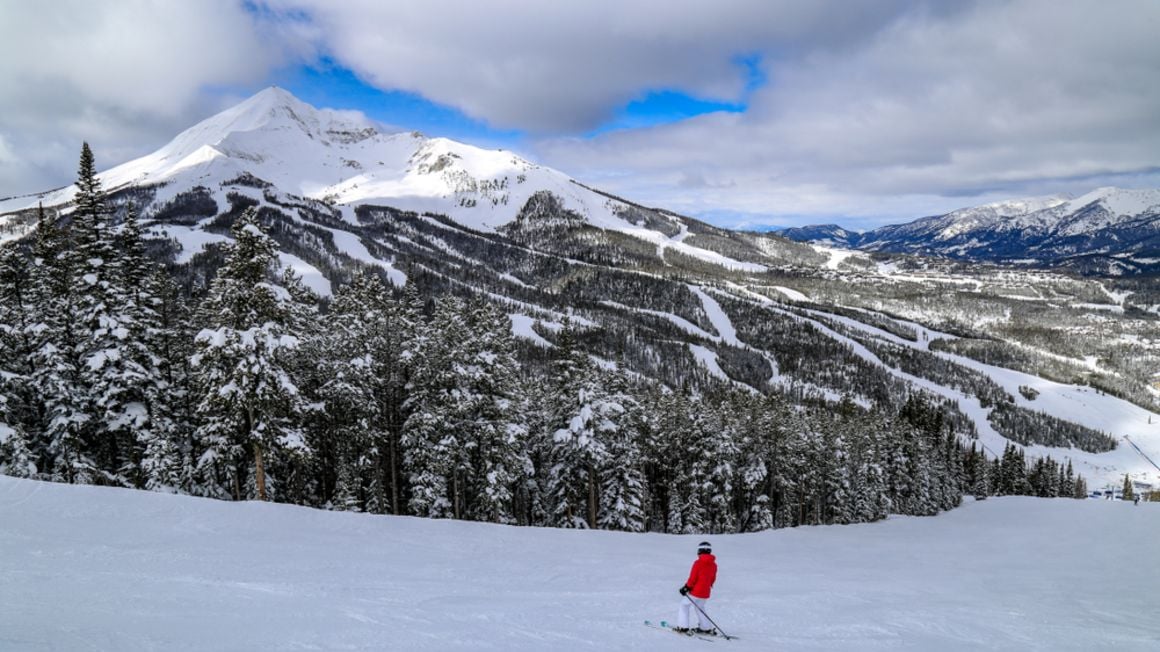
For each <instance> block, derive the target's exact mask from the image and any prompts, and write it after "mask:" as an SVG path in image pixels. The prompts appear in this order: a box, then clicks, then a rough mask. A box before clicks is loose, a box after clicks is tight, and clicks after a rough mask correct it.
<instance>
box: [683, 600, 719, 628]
mask: <svg viewBox="0 0 1160 652" xmlns="http://www.w3.org/2000/svg"><path fill="white" fill-rule="evenodd" d="M708 599H709V598H694V597H693V596H691V595H688V596H685V597H683V598H681V608H680V609H679V610H678V611H677V627H686V628H687V627H690V625H689V623H690V622H692V620H693V618H692V617H693V616H694V615H696V617H697V623H698V624H697V626H698V627H700V628H701V629H713V623H711V622H709V619H708V618H706V617H705V614H704V613H702V612H704V611H705V602H706V601H707V600H708ZM689 600H692V601H693V602H696V603H697V607H700V609H697V607H694V606H693V602H689Z"/></svg>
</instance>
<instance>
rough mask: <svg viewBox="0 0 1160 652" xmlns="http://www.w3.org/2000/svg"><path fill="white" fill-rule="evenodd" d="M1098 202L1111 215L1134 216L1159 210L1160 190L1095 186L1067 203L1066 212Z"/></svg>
mask: <svg viewBox="0 0 1160 652" xmlns="http://www.w3.org/2000/svg"><path fill="white" fill-rule="evenodd" d="M1097 203H1098V204H1100V205H1101V206H1102V207H1103V208H1105V209H1106V210H1107V211H1108V212H1109V213H1111V214H1112V215H1117V216H1134V215H1140V214H1142V213H1147V212H1160V190H1158V189H1155V188H1115V187H1111V186H1107V187H1103V188H1096V189H1095V190H1093V191H1091V192H1089V193H1087V194H1086V195H1083V196H1080V197H1076V198H1075V199H1073V200H1071V201H1070V202H1068V203H1067V206H1066V207H1065V210H1066V212H1069V213H1070V212H1075V211H1078V210H1080V209H1083V208H1085V207H1087V206H1090V205H1092V204H1097Z"/></svg>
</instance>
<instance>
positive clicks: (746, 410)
mask: <svg viewBox="0 0 1160 652" xmlns="http://www.w3.org/2000/svg"><path fill="white" fill-rule="evenodd" d="M746 399H747V400H745V401H744V403H743V404H742V405H740V406H737V408H736V409H735V410H734V411H733V413H734V414H735V415H737V417H738V424H737V427H738V444H737V445H738V468H737V491H738V508H739V513H738V519H739V523H738V528H737V531H738V532H757V531H760V530H766V529H769V528H771V527H773V510H772V508H771V505H770V497H769V494H770V484H771V483H770V480H771V479H770V473H769V460H770V458H771V456H772V447H771V443H772V439H773V436H772V435H773V433H772V432H769V430H768V427H769V426H770V425H771V424H770V423H769V422H767V419H770V421H772V419H771V417H772V416H773V414H770V413H767V412H766V409H765V407H766V399H763V398H760V397H752V398H750V397H746ZM774 414H775V413H774Z"/></svg>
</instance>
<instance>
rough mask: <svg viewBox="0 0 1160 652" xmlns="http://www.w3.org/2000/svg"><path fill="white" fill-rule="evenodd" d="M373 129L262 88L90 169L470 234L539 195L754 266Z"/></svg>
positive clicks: (515, 170)
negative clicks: (441, 218) (251, 192)
mask: <svg viewBox="0 0 1160 652" xmlns="http://www.w3.org/2000/svg"><path fill="white" fill-rule="evenodd" d="M380 129H381V127H380V126H378V125H376V124H375V123H373V122H371V121H369V120H367V119H366V118H365V117H363V116H362V114H359V113H356V112H346V111H335V110H330V109H317V108H315V107H313V106H311V105H309V104H306V103H305V102H302V101H301V100H299V99H298V98H296V97H294V96H293V95H292V94H290V93H289V92H287V91H285V90H283V89H280V88H277V87H270V88H267V89H265V90H263V91H261V92H259V93H257V94H256V95H254V96H253V97H251V98H249V99H247V100H246V101H244V102H242V103H241V104H238V105H237V106H234V107H232V108H230V109H227V110H225V111H223V112H221V113H219V114H217V115H215V116H212V117H210V118H207V119H206V120H203V121H202V122H200V123H198V124H196V125H194V126H193V127H190V128H189V129H187V130H185V131H184V132H182V133H181V134H179V135H178V136H177V137H176V138H174V139H173V140H172V141H170V142H169V143H168V144H166V145H165V146H163V147H161V148H160V149H158V150H157V151H156V152H154V153H152V154H149V155H148V156H144V157H142V158H139V159H136V160H133V161H129V162H128V163H124V164H122V165H119V166H117V167H115V168H113V169H111V170H108V171H106V172H103V173H101V174H100V175H99V178H100V179H101V183H102V184H103V186H104V188H105V190H107V191H109V192H115V191H117V190H119V189H123V188H127V187H130V186H136V187H140V186H150V185H154V184H161V185H162V187H161V188H160V189H159V190H158V191H157V194H156V196H155V198H154V201H153V205H154V206H161V205H163V204H164V203H165V202H167V201H168V200H170V199H172V198H173V197H174V196H176V195H177V194H179V193H181V192H185V191H188V190H190V189H191V188H194V187H197V186H201V187H204V188H206V189H208V190H209V191H210V192H211V193H212V194H213V196H214V197H215V199H216V200H217V203H218V205H219V206H227V205H229V202H228V200H227V199H226V196H227V193H228V192H229V191H235V192H236V191H238V190H239V189H238V188H237V187H236V186H238V185H239V184H237V183H236V182H237V180H238V179H242V178H256V179H260V180H261V181H262V182H265V183H269V184H273V186H274V188H276V189H277V190H278V191H280V192H282V193H285V194H288V195H292V196H297V197H305V198H308V199H316V200H321V201H325V202H327V203H330V204H333V205H337V206H342V207H345V208H344V214H345V215H347V216H348V217H350V216H352V215H353V207H355V206H357V205H360V204H374V205H389V206H391V207H393V208H398V209H402V210H409V211H415V212H418V213H424V212H429V213H437V214H441V215H446V216H448V217H450V218H452V219H453V220H454V221H456V222H458V223H459V224H462V225H463V226H466V227H469V228H472V229H475V230H480V231H492V230H494V229H496V228H497V227H500V226H502V225H504V224H507V223H509V222H511V221H512V220H514V219H515V218H516V216H517V215H518V214H519V211H520V209H522V208H523V207H524V205H525V204H526V203H527V202H528V199H529V198H531V197H532V195H534V194H536V193H537V192H550V193H552V194H553V195H555V196H556V197H558V198H559V199H560V201H561V203H562V205H563V206H564V208H566V209H568V210H572V211H575V212H576V213H578V214H579V215H581V216H583V217H584V219H585V220H586V221H587V222H588V223H589V224H592V225H593V226H596V227H598V228H601V229H607V230H610V231H618V232H621V233H626V234H629V235H631V236H634V237H637V238H640V239H643V240H645V241H647V242H650V243H652V244H653V245H656V246H658V247H661V246H663V247H668V248H673V249H675V250H677V251H680V252H681V253H684V254H686V255H689V256H692V257H694V258H700V259H702V260H706V261H708V262H711V263H714V264H719V265H723V266H725V267H727V268H731V269H743V270H747V271H761V270H762V269H764V267H763V266H762V265H759V264H755V263H746V262H741V261H736V260H732V259H729V258H727V257H724V256H721V255H720V254H718V253H715V252H711V251H707V250H705V249H703V248H700V247H695V246H690V245H689V244H687V243H684V242H683V241H682V240H683V238H670V236H668V235H666V234H664V233H662V232H660V231H657V230H655V229H651V228H646V227H645V226H644V225H642V224H638V223H632V222H630V221H629V220H627V219H625V217H624V214H625V211H626V210H627V209H628V205H627V204H625V203H624V202H621V201H617V200H615V199H611V198H609V197H607V196H605V195H602V194H600V193H598V192H595V191H593V190H590V189H589V188H587V187H585V186H583V185H580V184H578V183H576V182H575V181H573V180H572V179H571V178H570V177H569V176H568V175H566V174H564V173H562V172H560V171H558V170H553V169H551V168H548V167H544V166H540V165H536V164H534V163H531V162H529V161H527V160H525V159H523V158H521V157H519V156H517V155H515V154H513V153H511V152H508V151H504V150H485V149H481V148H478V147H473V146H471V145H467V144H464V143H459V142H456V141H453V140H448V139H446V138H428V137H426V136H423V135H422V134H419V133H417V132H401V133H384V132H383V131H380ZM241 185H243V186H244V184H241ZM243 190H244V188H243ZM75 192H76V187H75V186H68V187H66V188H63V189H60V190H56V191H52V192H47V193H41V194H35V195H24V196H20V197H13V198H10V199H7V200H4V201H0V214H3V213H7V212H12V211H18V210H27V209H32V208H35V207H36V206H37V204H38V203H43V204H44V206H46V207H54V206H61V205H64V204H66V203H67V202H69V201H71V199H72V197H73V195H74V194H75ZM259 195H260V193H259ZM148 213H149V211H148V210H146V216H148ZM0 219H2V218H0ZM351 219H352V220H353V218H351ZM675 228H677V227H676V226H674V229H675ZM0 237H2V236H0Z"/></svg>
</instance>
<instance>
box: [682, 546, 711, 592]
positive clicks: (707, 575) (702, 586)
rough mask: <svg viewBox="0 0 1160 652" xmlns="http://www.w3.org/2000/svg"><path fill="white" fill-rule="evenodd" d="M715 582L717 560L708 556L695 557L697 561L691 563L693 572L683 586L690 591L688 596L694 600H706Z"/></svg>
mask: <svg viewBox="0 0 1160 652" xmlns="http://www.w3.org/2000/svg"><path fill="white" fill-rule="evenodd" d="M716 581H717V558H716V557H714V556H713V555H710V554H704V555H697V561H695V562H693V570H692V571H690V572H689V579H688V581H687V582H685V586H687V587H689V589H690V591H689V594H690V595H692V596H693V597H694V598H708V597H709V591H711V590H712V589H713V582H716Z"/></svg>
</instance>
